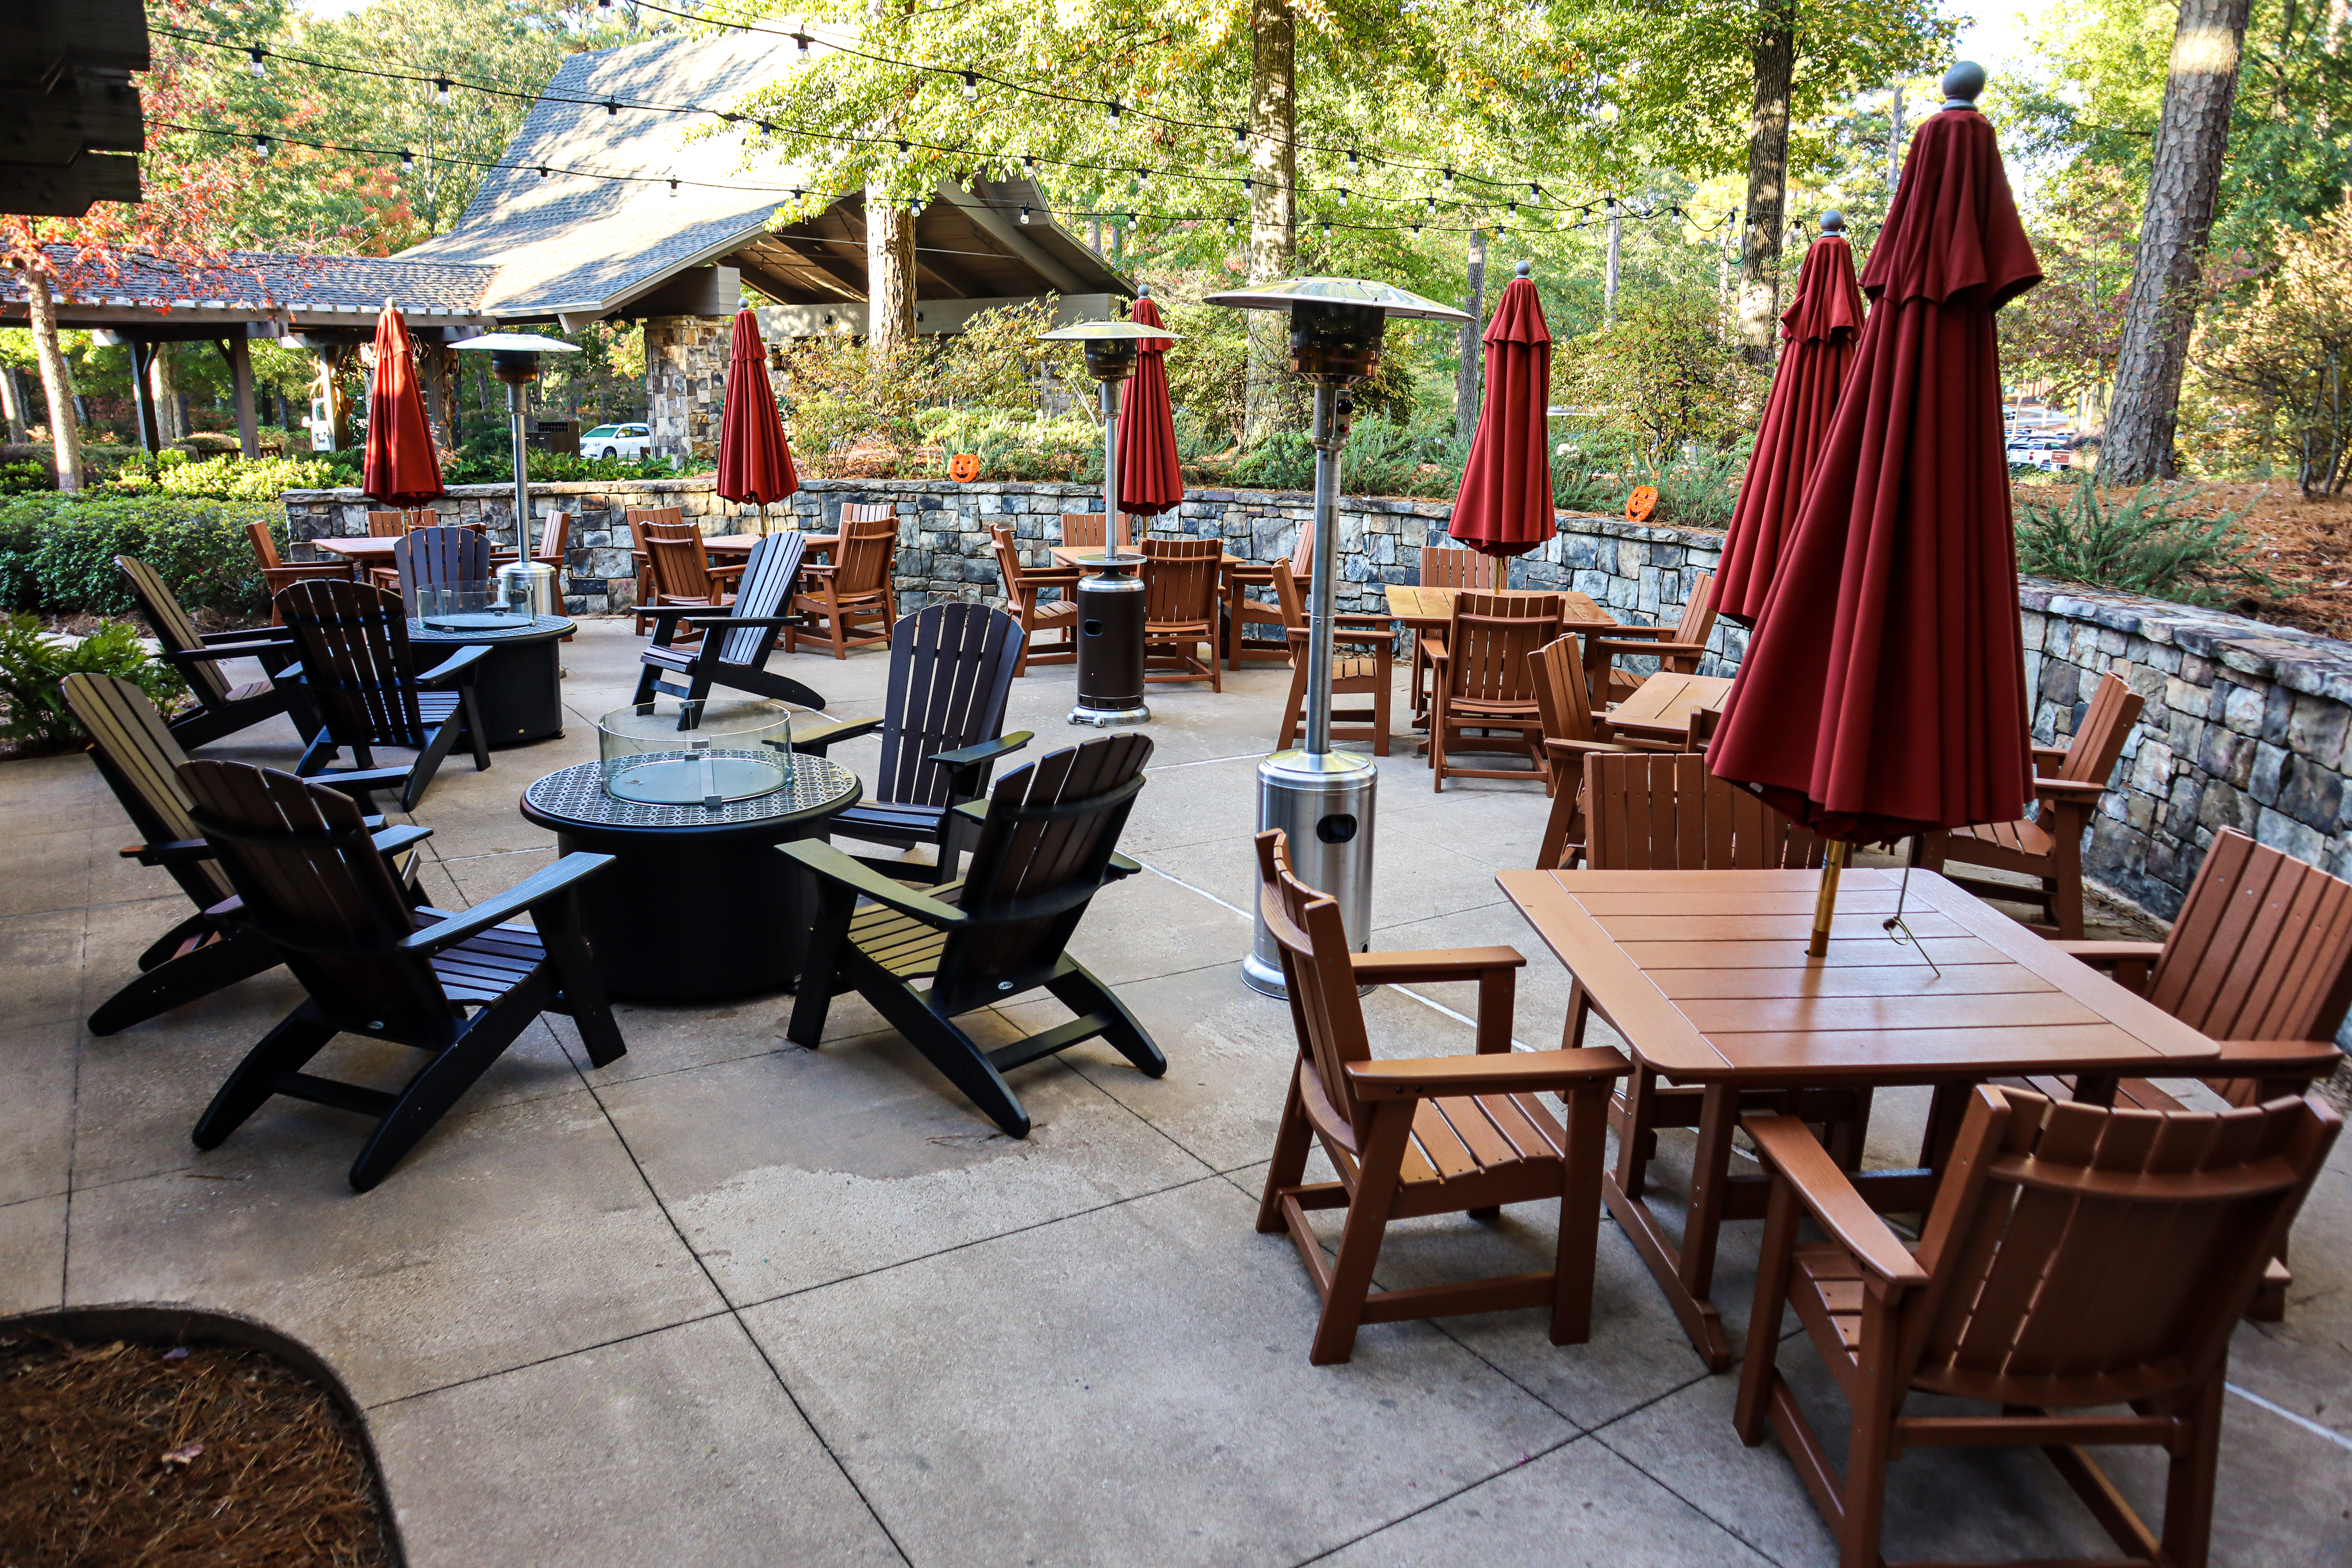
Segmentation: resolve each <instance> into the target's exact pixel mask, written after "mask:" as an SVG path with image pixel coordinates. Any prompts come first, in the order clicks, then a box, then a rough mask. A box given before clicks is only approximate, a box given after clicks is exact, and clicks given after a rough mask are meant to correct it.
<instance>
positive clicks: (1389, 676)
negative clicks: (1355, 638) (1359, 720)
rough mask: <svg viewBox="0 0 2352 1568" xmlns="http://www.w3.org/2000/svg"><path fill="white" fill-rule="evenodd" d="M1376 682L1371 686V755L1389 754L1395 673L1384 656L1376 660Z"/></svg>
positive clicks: (1381, 755) (1383, 755) (1382, 755)
mask: <svg viewBox="0 0 2352 1568" xmlns="http://www.w3.org/2000/svg"><path fill="white" fill-rule="evenodd" d="M1376 668H1377V671H1378V674H1377V677H1376V679H1377V680H1378V684H1377V685H1375V686H1374V687H1373V688H1372V755H1374V756H1376V757H1385V756H1387V755H1388V754H1389V706H1390V704H1391V702H1392V701H1393V700H1394V699H1395V695H1396V693H1395V690H1394V688H1395V686H1396V675H1395V672H1394V671H1393V670H1391V668H1390V667H1389V661H1388V659H1387V658H1386V657H1385V656H1383V657H1382V658H1381V659H1379V660H1378V662H1377V665H1376Z"/></svg>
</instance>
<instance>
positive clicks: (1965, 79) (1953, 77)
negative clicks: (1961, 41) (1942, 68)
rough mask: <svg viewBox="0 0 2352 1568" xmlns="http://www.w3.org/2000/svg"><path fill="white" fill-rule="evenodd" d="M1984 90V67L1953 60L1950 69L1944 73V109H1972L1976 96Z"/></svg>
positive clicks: (1973, 62)
mask: <svg viewBox="0 0 2352 1568" xmlns="http://www.w3.org/2000/svg"><path fill="white" fill-rule="evenodd" d="M1984 89H1985V68H1984V67H1982V66H1980V65H1979V64H1977V62H1976V61H1974V60H1955V61H1953V62H1952V68H1951V69H1949V70H1948V71H1946V72H1945V73H1944V107H1945V108H1946V109H1974V108H1975V107H1976V106H1977V94H1979V93H1980V92H1982V91H1983V90H1984Z"/></svg>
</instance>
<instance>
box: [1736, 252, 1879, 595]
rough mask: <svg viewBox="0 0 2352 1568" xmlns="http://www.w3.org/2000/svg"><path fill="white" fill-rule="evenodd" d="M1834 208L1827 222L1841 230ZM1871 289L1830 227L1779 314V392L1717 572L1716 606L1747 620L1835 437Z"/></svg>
mask: <svg viewBox="0 0 2352 1568" xmlns="http://www.w3.org/2000/svg"><path fill="white" fill-rule="evenodd" d="M1833 216H1835V215H1834V214H1831V215H1825V216H1823V219H1822V227H1823V229H1824V230H1831V229H1833V227H1834V226H1833V225H1832V223H1831V221H1830V219H1831V218H1832V217H1833ZM1862 315H1863V304H1862V289H1860V288H1858V287H1857V286H1856V285H1855V283H1854V280H1853V247H1852V246H1850V245H1848V244H1847V243H1846V240H1845V236H1844V235H1843V234H1839V233H1834V232H1825V233H1823V234H1822V237H1821V238H1819V239H1817V240H1815V241H1814V242H1813V247H1812V248H1811V250H1808V251H1806V252H1805V264H1804V267H1803V268H1802V269H1801V270H1800V271H1799V272H1798V274H1797V302H1796V303H1795V304H1793V305H1791V306H1790V307H1789V310H1788V313H1787V314H1785V315H1783V316H1782V317H1781V318H1780V335H1781V336H1782V337H1783V338H1785V339H1786V340H1787V341H1788V345H1789V346H1788V347H1787V348H1786V349H1784V350H1783V351H1782V352H1781V354H1780V369H1779V370H1778V371H1776V372H1775V373H1774V374H1773V376H1772V395H1771V396H1769V398H1767V399H1765V402H1764V422H1763V424H1762V426H1759V428H1758V430H1757V432H1756V451H1755V454H1754V455H1753V456H1752V457H1750V458H1748V478H1747V479H1746V480H1745V481H1744V482H1743V483H1742V484H1741V485H1740V487H1739V504H1738V507H1737V508H1735V509H1734V510H1733V511H1732V514H1731V531H1730V532H1729V533H1728V534H1727V536H1726V537H1725V539H1724V542H1723V566H1722V568H1721V570H1720V571H1719V572H1718V573H1717V575H1716V579H1715V603H1716V608H1717V610H1718V611H1719V612H1720V613H1722V614H1724V615H1726V616H1730V617H1731V618H1732V619H1733V620H1735V621H1738V622H1740V623H1742V624H1743V625H1753V624H1754V623H1755V621H1756V620H1757V619H1758V617H1759V616H1762V615H1763V613H1764V601H1765V599H1766V598H1767V597H1768V596H1769V595H1770V594H1771V592H1772V579H1773V577H1774V575H1775V574H1776V573H1777V572H1778V570H1779V567H1780V553H1781V552H1782V551H1783V550H1785V549H1786V548H1787V547H1788V544H1789V541H1790V539H1791V538H1793V537H1794V535H1795V531H1796V523H1797V509H1798V506H1799V504H1800V503H1801V501H1802V500H1803V499H1804V494H1805V479H1806V477H1807V476H1808V475H1810V474H1811V472H1812V470H1813V464H1814V462H1815V461H1816V460H1817V459H1818V458H1820V456H1821V451H1822V445H1823V444H1824V443H1825V442H1827V441H1828V440H1829V436H1830V423H1831V419H1832V416H1833V415H1834V414H1835V412H1836V409H1837V399H1838V387H1839V384H1841V383H1842V382H1843V380H1844V379H1845V374H1846V370H1847V367H1848V366H1849V365H1851V364H1852V363H1853V351H1854V340H1855V339H1856V338H1858V337H1860V336H1861V335H1862Z"/></svg>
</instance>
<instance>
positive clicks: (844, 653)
mask: <svg viewBox="0 0 2352 1568" xmlns="http://www.w3.org/2000/svg"><path fill="white" fill-rule="evenodd" d="M875 510H878V511H879V512H881V514H882V515H881V516H879V517H864V516H860V517H852V516H851V515H850V511H851V509H850V508H848V507H843V508H842V509H841V542H840V544H839V545H837V546H835V550H834V556H833V559H832V560H831V561H829V562H803V563H802V566H801V591H800V592H799V593H798V594H796V595H793V601H792V606H793V614H794V615H796V616H803V617H805V620H804V622H803V623H800V624H795V625H793V626H788V627H786V628H785V630H784V649H785V651H786V652H788V653H789V652H794V651H797V650H798V648H799V647H800V645H801V643H802V642H803V640H806V641H810V642H819V641H821V642H823V643H824V645H825V646H826V647H830V648H832V649H833V657H834V658H848V657H849V650H850V649H851V648H853V647H871V646H872V645H874V644H876V643H887V642H888V641H889V640H890V627H891V626H892V625H893V623H895V622H896V621H897V619H898V616H897V614H896V612H895V610H894V607H893V606H894V605H895V603H896V601H895V599H894V597H893V595H892V592H891V581H890V579H891V574H892V573H893V571H894V570H895V567H896V563H897V561H898V515H897V513H895V512H894V511H892V510H891V509H890V508H888V507H887V506H886V507H877V508H876V509H875ZM863 626H876V627H877V629H875V630H871V631H864V630H860V629H859V628H860V627H863Z"/></svg>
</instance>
